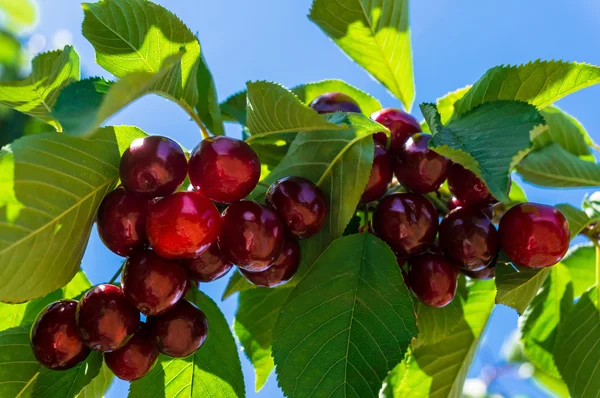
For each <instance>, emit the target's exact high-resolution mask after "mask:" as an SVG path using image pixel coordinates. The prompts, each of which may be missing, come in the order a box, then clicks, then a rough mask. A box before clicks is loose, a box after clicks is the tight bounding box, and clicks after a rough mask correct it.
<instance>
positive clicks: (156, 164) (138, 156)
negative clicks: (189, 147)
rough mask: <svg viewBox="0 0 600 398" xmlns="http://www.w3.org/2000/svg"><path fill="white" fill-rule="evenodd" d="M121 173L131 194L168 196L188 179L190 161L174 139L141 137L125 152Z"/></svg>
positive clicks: (153, 196)
mask: <svg viewBox="0 0 600 398" xmlns="http://www.w3.org/2000/svg"><path fill="white" fill-rule="evenodd" d="M119 174H120V176H121V182H122V183H123V186H124V187H125V189H126V190H127V191H128V192H132V193H136V194H139V195H142V196H144V197H146V198H156V197H159V196H167V195H169V194H171V193H173V192H175V191H176V190H177V188H179V186H180V185H181V184H182V183H183V181H184V180H185V177H186V176H187V159H186V158H185V153H184V152H183V149H181V147H180V146H179V145H178V144H177V143H176V142H175V141H173V140H172V139H170V138H166V137H161V136H156V135H155V136H149V137H144V138H138V139H137V140H135V141H133V142H132V143H131V145H130V146H129V148H128V149H127V150H126V151H125V153H123V156H122V157H121V164H120V166H119Z"/></svg>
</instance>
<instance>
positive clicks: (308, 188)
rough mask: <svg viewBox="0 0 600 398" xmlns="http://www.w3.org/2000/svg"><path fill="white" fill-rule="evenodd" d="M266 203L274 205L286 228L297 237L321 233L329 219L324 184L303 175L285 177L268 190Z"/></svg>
mask: <svg viewBox="0 0 600 398" xmlns="http://www.w3.org/2000/svg"><path fill="white" fill-rule="evenodd" d="M265 201H266V203H267V204H268V205H270V206H271V207H273V208H274V209H275V210H276V211H277V213H279V216H280V217H281V220H282V221H283V223H284V225H285V227H286V229H287V231H288V232H289V233H291V234H292V235H294V236H295V237H297V238H298V239H306V238H309V237H311V236H313V235H315V234H316V233H318V232H319V231H320V230H321V229H322V228H323V225H325V222H326V221H327V214H328V212H329V210H328V208H329V206H328V205H327V198H326V197H325V194H324V193H323V191H321V188H319V187H318V186H316V185H315V184H313V183H312V182H311V181H309V180H307V179H306V178H302V177H284V178H281V179H279V180H277V181H275V182H274V183H273V184H272V185H271V186H270V187H269V190H268V191H267V196H266V199H265Z"/></svg>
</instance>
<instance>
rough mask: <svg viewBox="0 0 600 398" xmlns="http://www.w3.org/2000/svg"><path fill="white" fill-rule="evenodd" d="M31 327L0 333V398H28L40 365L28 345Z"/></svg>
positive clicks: (26, 326)
mask: <svg viewBox="0 0 600 398" xmlns="http://www.w3.org/2000/svg"><path fill="white" fill-rule="evenodd" d="M29 329H31V325H24V326H19V327H16V328H11V329H7V330H4V331H2V332H0V352H1V354H0V397H6V398H8V397H30V396H31V391H32V389H33V384H34V382H35V379H36V378H37V376H38V372H39V371H40V369H41V367H42V365H40V363H39V362H38V361H37V360H36V359H35V356H34V355H33V351H31V346H30V345H29Z"/></svg>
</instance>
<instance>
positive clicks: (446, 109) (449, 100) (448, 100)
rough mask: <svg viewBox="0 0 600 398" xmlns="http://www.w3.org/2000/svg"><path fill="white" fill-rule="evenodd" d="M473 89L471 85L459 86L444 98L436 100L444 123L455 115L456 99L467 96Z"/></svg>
mask: <svg viewBox="0 0 600 398" xmlns="http://www.w3.org/2000/svg"><path fill="white" fill-rule="evenodd" d="M470 89H471V86H466V87H463V88H459V89H458V90H456V91H453V92H451V93H448V94H446V95H445V96H443V97H442V98H438V99H437V101H436V104H437V109H438V112H439V113H440V118H441V122H442V123H444V124H445V123H448V122H449V121H450V119H452V115H454V104H455V103H456V101H458V100H459V99H461V98H462V97H464V96H465V94H467V93H468V92H469V90H470Z"/></svg>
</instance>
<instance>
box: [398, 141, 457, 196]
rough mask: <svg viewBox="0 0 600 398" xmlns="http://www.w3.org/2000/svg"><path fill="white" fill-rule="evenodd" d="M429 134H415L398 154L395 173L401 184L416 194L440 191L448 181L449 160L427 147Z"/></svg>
mask: <svg viewBox="0 0 600 398" xmlns="http://www.w3.org/2000/svg"><path fill="white" fill-rule="evenodd" d="M429 140H431V135H429V134H415V135H413V136H412V137H411V138H409V139H408V140H407V141H406V142H405V143H404V146H403V147H402V149H401V150H400V151H398V152H397V156H396V165H395V167H394V173H395V174H396V178H398V181H399V182H400V184H402V185H403V186H404V187H405V188H406V189H408V190H410V191H412V192H416V193H427V192H432V191H435V190H436V189H438V188H439V187H440V186H441V185H442V184H443V183H444V181H445V180H446V176H447V171H448V159H446V158H445V157H443V156H441V155H438V154H437V153H435V152H434V151H432V150H431V149H429V147H428V146H427V145H428V143H429Z"/></svg>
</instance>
